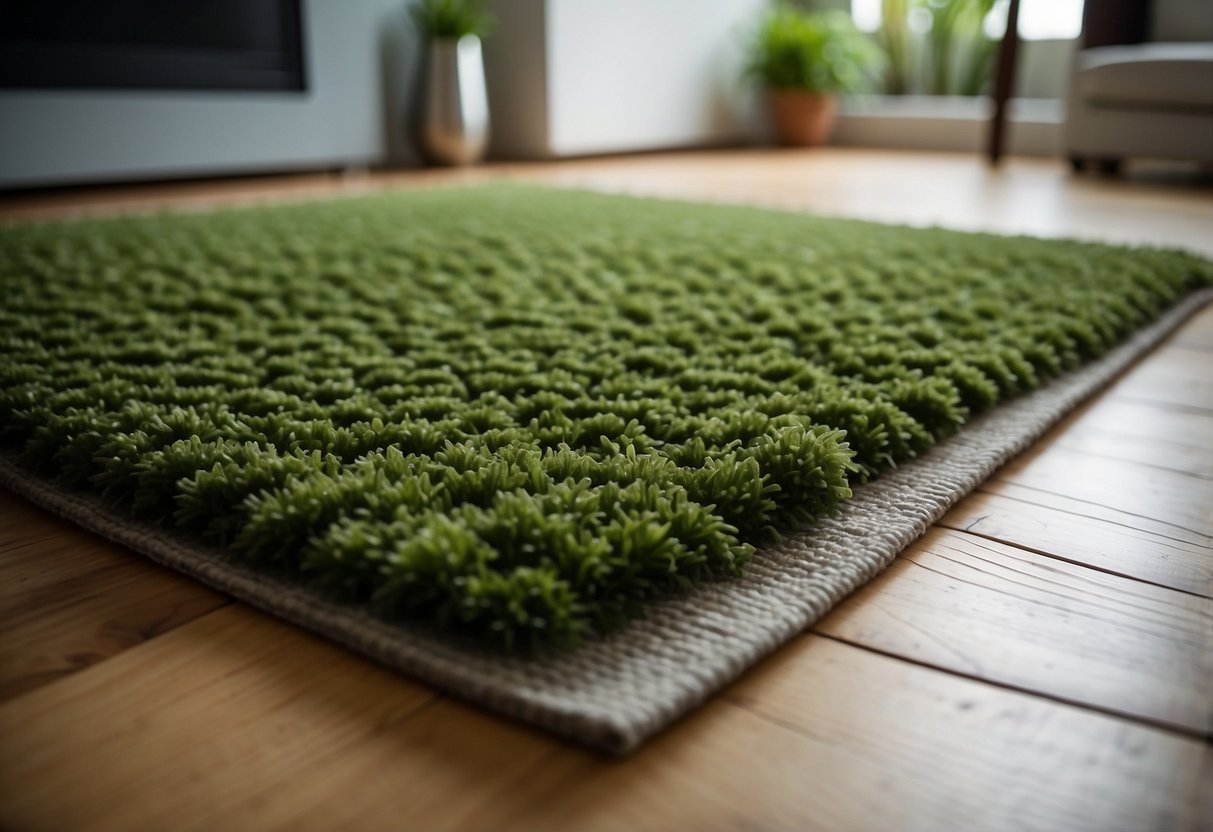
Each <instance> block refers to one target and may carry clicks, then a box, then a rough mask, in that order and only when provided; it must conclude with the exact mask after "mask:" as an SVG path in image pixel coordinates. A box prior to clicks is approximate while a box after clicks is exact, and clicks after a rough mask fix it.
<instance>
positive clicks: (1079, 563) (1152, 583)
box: [935, 515, 1213, 598]
mask: <svg viewBox="0 0 1213 832" xmlns="http://www.w3.org/2000/svg"><path fill="white" fill-rule="evenodd" d="M986 516H988V515H983V516H982V517H978V518H976V519H974V520H972V521H970V523H969V524H968V526H958V525H953V524H950V523H945V522H943V521H940V522H939V523H936V524H935V526H936V527H937V528H941V529H948V530H949V531H953V532H957V533H959V534H965V535H970V536H971V537H979V538H981V539H982V540H989V541H991V542H993V543H1000V544H1002V545H1003V546H1010V547H1011V548H1013V549H1019V550H1021V551H1024V552H1030V553H1031V554H1033V555H1040V556H1041V557H1046V558H1052V559H1054V560H1058V561H1061V562H1062V563H1069V564H1071V565H1073V566H1081V567H1083V568H1084V569H1090V570H1092V571H1093V572H1102V573H1103V574H1105V575H1114V576H1115V577H1117V578H1127V579H1129V580H1133V581H1137V582H1139V583H1143V584H1148V585H1149V586H1156V587H1159V588H1160V589H1168V590H1171V591H1172V592H1182V593H1184V594H1185V595H1192V596H1194V597H1196V598H1213V594H1206V593H1203V592H1196V591H1194V590H1191V589H1184V588H1183V587H1177V586H1171V585H1169V584H1164V583H1160V582H1158V581H1151V580H1149V579H1148V578H1142V577H1140V576H1138V575H1132V574H1129V573H1128V572H1120V571H1118V570H1115V569H1109V568H1107V567H1104V566H1100V565H1098V564H1094V563H1089V562H1088V561H1085V560H1076V559H1074V558H1068V557H1066V556H1065V555H1062V554H1058V553H1057V552H1050V551H1048V550H1046V549H1040V548H1037V547H1034V546H1028V545H1027V544H1024V543H1019V542H1016V541H1014V540H1008V539H1006V538H1003V537H998V536H997V535H991V534H983V533H982V532H976V531H973V530H972V529H971V528H969V526H973V525H976V524H977V523H980V522H981V521H982V520H985V519H986Z"/></svg>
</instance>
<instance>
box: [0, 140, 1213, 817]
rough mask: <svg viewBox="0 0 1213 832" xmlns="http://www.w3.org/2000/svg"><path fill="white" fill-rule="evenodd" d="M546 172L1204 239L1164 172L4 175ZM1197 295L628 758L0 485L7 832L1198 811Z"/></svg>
mask: <svg viewBox="0 0 1213 832" xmlns="http://www.w3.org/2000/svg"><path fill="white" fill-rule="evenodd" d="M492 176H510V177H525V178H535V179H540V180H545V181H554V182H559V183H563V184H580V185H585V186H589V187H599V188H607V189H612V190H624V191H633V192H641V193H661V194H673V195H683V196H691V197H696V198H713V199H721V200H735V201H746V202H758V203H769V204H775V205H781V206H787V207H796V208H811V209H814V210H817V211H820V212H825V213H833V214H848V215H855V216H865V217H870V218H876V219H886V220H896V221H903V222H914V223H933V222H934V223H940V224H947V225H954V226H958V227H965V228H977V227H980V228H989V229H995V230H1004V231H1009V232H1021V231H1022V232H1033V233H1042V234H1068V235H1076V236H1087V237H1096V238H1111V239H1117V240H1131V241H1136V242H1158V243H1166V244H1171V245H1184V246H1187V247H1189V248H1193V249H1196V250H1201V251H1204V252H1208V253H1213V198H1211V195H1210V192H1209V191H1207V190H1204V191H1202V190H1199V189H1195V190H1194V189H1190V188H1185V187H1183V186H1180V185H1179V184H1177V183H1175V182H1173V181H1170V180H1169V179H1165V178H1163V179H1149V180H1140V179H1139V180H1133V179H1131V180H1129V181H1119V182H1111V181H1104V180H1095V179H1090V180H1088V179H1073V178H1071V177H1069V176H1067V175H1066V174H1065V172H1064V171H1063V169H1062V168H1061V167H1060V166H1059V165H1054V164H1051V163H1046V162H1012V163H1011V164H1010V165H1009V166H1007V167H1006V168H1004V169H1003V170H1001V171H999V172H990V171H987V170H986V169H985V168H984V167H982V166H981V164H980V163H979V162H978V161H977V160H976V159H974V158H970V157H960V156H949V155H930V154H905V153H877V152H861V151H829V152H808V153H805V152H775V151H765V152H742V153H725V152H717V153H692V154H674V155H660V156H647V157H628V158H621V159H613V160H592V161H583V162H576V163H566V164H561V165H531V166H519V165H515V166H509V167H498V168H490V169H482V170H478V171H473V172H455V173H449V172H448V173H412V174H373V175H367V176H358V177H349V176H332V175H309V176H294V177H285V178H275V179H260V180H238V181H232V182H226V183H206V184H193V185H188V186H182V185H176V186H171V187H165V186H142V187H134V188H125V189H107V190H100V191H97V190H94V191H87V192H72V193H55V194H26V195H21V196H18V197H9V198H5V199H0V216H3V217H32V216H64V215H71V214H77V213H87V212H96V211H103V212H109V211H115V210H128V209H129V210H146V209H147V208H149V207H164V206H166V205H168V206H174V207H186V208H191V207H199V206H208V205H211V204H215V203H217V202H239V201H247V200H250V199H254V200H255V199H265V198H292V197H310V196H314V195H317V194H325V193H333V192H342V193H344V192H350V191H355V192H356V191H361V190H366V189H372V188H380V187H397V186H418V185H431V184H441V183H443V182H447V181H474V180H478V179H481V178H484V177H492ZM1211 365H1213V308H1210V309H1207V310H1206V311H1205V312H1204V313H1203V314H1201V315H1199V316H1198V317H1197V318H1195V319H1194V320H1193V321H1192V322H1190V323H1189V324H1188V325H1187V326H1185V327H1184V328H1183V329H1182V330H1181V331H1179V332H1178V333H1176V334H1175V336H1173V337H1172V338H1171V339H1170V340H1169V341H1168V342H1167V343H1166V344H1165V345H1163V346H1162V347H1160V348H1159V349H1158V350H1156V351H1155V352H1154V353H1153V354H1152V355H1150V356H1148V357H1146V358H1145V359H1144V360H1143V361H1141V362H1140V363H1139V364H1138V365H1137V366H1136V367H1134V368H1133V369H1132V370H1131V371H1130V372H1129V373H1127V374H1126V375H1125V376H1124V377H1123V378H1122V379H1121V380H1120V381H1119V382H1117V383H1116V384H1115V385H1114V386H1112V387H1111V388H1110V389H1109V390H1107V391H1106V392H1105V393H1104V394H1103V395H1101V396H1099V397H1098V398H1097V399H1095V400H1094V401H1092V402H1090V403H1088V404H1087V405H1086V406H1085V407H1083V408H1082V409H1080V410H1079V411H1078V412H1076V413H1074V414H1073V415H1072V416H1071V417H1070V418H1068V419H1066V421H1065V422H1064V423H1063V424H1061V425H1059V426H1058V427H1057V428H1056V429H1055V430H1053V431H1052V432H1051V433H1050V434H1049V435H1048V437H1047V438H1045V439H1044V440H1042V441H1041V442H1039V443H1038V444H1037V445H1036V446H1035V447H1034V448H1033V449H1032V450H1030V451H1029V452H1028V453H1026V454H1024V455H1023V456H1022V457H1020V458H1019V459H1017V460H1015V461H1014V462H1012V463H1011V464H1009V465H1007V466H1006V467H1005V468H1004V469H1002V470H1001V471H999V472H998V473H997V474H996V475H995V476H994V477H993V478H992V479H991V480H990V481H989V482H987V483H985V484H984V485H983V486H982V487H981V488H980V489H978V491H977V492H976V493H974V494H973V495H971V496H970V497H969V498H968V499H966V500H964V501H963V502H962V503H961V504H960V505H959V506H957V507H956V508H955V509H954V510H953V511H952V512H951V513H950V514H948V515H947V516H946V517H945V518H944V519H943V520H942V521H941V522H940V523H939V524H938V525H937V526H936V527H935V528H933V529H931V530H930V531H929V533H928V534H927V535H926V537H924V538H923V539H922V540H921V541H919V542H918V543H917V544H915V545H914V546H912V547H911V548H910V549H908V550H907V551H906V552H904V553H903V554H902V555H901V556H900V557H899V558H898V559H897V561H896V562H895V563H894V565H893V566H892V567H891V568H890V569H889V570H888V571H887V572H886V573H885V574H883V575H882V576H881V577H879V578H877V579H876V580H875V581H873V582H872V583H870V584H869V585H868V586H866V587H865V588H863V589H862V590H860V591H859V592H858V593H856V594H855V595H854V596H853V597H851V598H850V599H848V600H847V601H846V602H844V603H843V604H842V605H841V606H840V607H838V608H837V609H836V610H835V611H834V612H833V613H831V614H830V615H829V616H827V617H826V618H825V619H824V620H823V621H821V622H820V623H819V624H818V625H817V626H816V627H814V628H813V629H812V631H810V632H807V633H805V634H803V635H802V636H800V637H799V638H798V639H796V640H795V641H793V642H791V643H790V644H788V645H787V646H786V647H785V648H784V649H782V650H781V651H779V652H778V653H777V654H776V655H775V656H774V657H772V658H771V659H769V660H768V661H766V662H764V663H762V664H761V665H759V666H758V667H756V668H754V669H753V670H752V671H751V672H749V673H748V674H747V675H746V676H744V677H743V678H742V679H741V680H740V681H738V682H737V683H736V684H733V685H731V686H730V687H729V688H727V689H726V690H725V691H723V692H722V693H721V694H720V695H718V696H717V697H715V698H714V699H713V700H712V701H711V702H709V703H708V704H707V705H706V706H704V707H703V708H701V709H700V710H699V711H698V712H696V713H695V714H693V715H692V716H690V717H689V718H687V719H685V720H683V721H682V722H681V723H679V724H677V725H676V726H674V727H673V728H672V729H671V730H669V731H667V732H666V733H665V734H664V735H662V736H660V737H658V738H657V739H655V740H654V741H652V742H651V743H650V744H649V745H647V746H646V747H644V748H643V749H641V750H640V751H639V752H638V753H636V754H635V755H633V756H632V757H630V758H628V759H625V760H621V761H617V760H606V759H602V758H600V757H597V756H595V755H594V754H592V753H590V752H587V751H584V750H582V749H579V748H576V747H573V746H570V745H568V744H566V743H563V742H561V741H558V740H555V739H552V738H550V737H548V736H546V735H544V734H541V733H538V732H536V731H533V730H531V729H528V728H525V727H522V726H520V725H518V724H516V723H513V722H511V721H509V720H504V719H500V718H497V717H494V716H492V715H489V714H486V713H484V712H482V711H480V710H478V709H476V708H474V707H469V706H467V705H464V704H461V703H460V702H458V701H454V700H452V699H450V698H448V697H445V696H443V695H441V694H439V693H437V692H435V691H434V690H432V689H430V688H428V687H426V686H424V685H421V684H418V683H416V682H414V681H411V680H409V679H407V678H405V677H402V676H400V675H398V674H395V673H393V672H390V671H387V670H384V669H382V668H380V667H378V666H376V665H374V664H372V663H371V662H368V661H365V660H363V659H361V658H358V657H357V656H354V655H352V654H350V653H348V652H346V651H344V650H341V649H339V648H337V647H334V646H331V645H329V644H328V643H326V642H325V641H324V640H323V639H320V638H317V637H314V636H311V635H308V634H307V633H304V632H302V631H300V630H298V629H295V628H293V627H290V626H288V625H286V624H282V623H279V622H278V621H276V620H274V619H272V618H269V617H267V616H265V615H263V614H261V613H258V612H255V611H253V610H251V609H250V608H248V607H246V606H244V605H242V604H237V603H233V602H230V601H228V600H227V599H225V598H223V597H221V596H219V595H217V594H215V593H213V592H211V591H209V590H207V589H205V588H203V587H202V586H200V585H198V584H196V583H194V582H192V581H190V580H188V579H186V578H184V577H180V576H178V575H176V574H174V573H170V572H167V571H165V570H163V569H160V568H158V567H155V566H153V565H151V564H150V563H148V562H145V561H144V560H142V559H141V558H139V557H138V556H135V555H133V554H131V553H130V552H128V551H126V550H124V549H122V548H121V547H118V546H115V545H112V544H109V543H106V542H105V541H103V540H101V539H99V538H97V537H94V536H92V535H89V534H86V533H84V532H81V531H78V530H76V529H74V528H73V527H72V526H70V525H69V524H66V523H64V522H61V521H59V520H57V519H55V518H54V517H52V516H50V515H48V514H46V513H45V512H43V511H41V510H39V509H36V508H34V507H32V506H30V505H28V504H27V503H25V502H23V501H22V500H20V499H19V498H16V497H14V496H12V495H10V494H3V493H0V827H2V828H3V829H5V830H14V832H18V831H19V830H55V831H56V832H62V831H64V830H77V829H79V830H110V829H112V830H132V829H136V830H140V829H146V830H166V829H172V830H183V829H199V830H216V829H223V830H239V829H283V830H310V829H317V830H328V829H359V830H378V829H385V830H387V829H391V830H402V829H417V830H445V829H474V830H479V829H519V830H566V829H625V830H649V829H651V830H683V829H686V830H715V829H736V830H784V829H787V830H815V829H820V830H846V829H857V830H866V829H872V830H892V829H922V830H936V829H1039V830H1050V832H1051V831H1052V830H1086V829H1089V830H1094V831H1095V832H1108V831H1109V830H1199V829H1206V830H1207V829H1213V746H1211V745H1210V736H1211V734H1213V600H1211V599H1213V371H1211V370H1210V366H1211Z"/></svg>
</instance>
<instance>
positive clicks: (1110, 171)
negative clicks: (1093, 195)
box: [1099, 159, 1124, 176]
mask: <svg viewBox="0 0 1213 832" xmlns="http://www.w3.org/2000/svg"><path fill="white" fill-rule="evenodd" d="M1123 161H1124V160H1123V159H1100V160H1099V172H1100V173H1102V174H1103V175H1104V176H1115V175H1116V174H1118V173H1120V167H1121V163H1122V162H1123Z"/></svg>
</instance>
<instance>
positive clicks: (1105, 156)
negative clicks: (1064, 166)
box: [1065, 0, 1213, 172]
mask: <svg viewBox="0 0 1213 832" xmlns="http://www.w3.org/2000/svg"><path fill="white" fill-rule="evenodd" d="M1067 112H1068V115H1067V121H1066V137H1065V141H1066V152H1067V153H1068V155H1069V157H1070V161H1071V163H1072V164H1073V165H1074V168H1075V170H1081V169H1082V168H1083V167H1084V166H1085V165H1087V164H1089V163H1094V164H1096V165H1098V166H1099V167H1100V168H1101V169H1103V170H1105V171H1109V172H1112V171H1115V170H1116V169H1117V168H1118V167H1119V165H1120V163H1121V161H1122V160H1124V159H1126V158H1153V159H1184V160H1191V161H1196V162H1201V163H1204V164H1213V0H1087V2H1086V7H1085V9H1084V12H1083V35H1082V41H1081V43H1080V48H1079V50H1078V52H1077V53H1076V55H1075V60H1074V72H1073V77H1072V79H1071V83H1070V94H1069V100H1068V102H1067Z"/></svg>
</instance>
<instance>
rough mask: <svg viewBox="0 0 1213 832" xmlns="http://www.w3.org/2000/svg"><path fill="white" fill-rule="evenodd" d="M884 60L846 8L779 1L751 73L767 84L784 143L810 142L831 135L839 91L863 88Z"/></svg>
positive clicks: (755, 48) (758, 38)
mask: <svg viewBox="0 0 1213 832" xmlns="http://www.w3.org/2000/svg"><path fill="white" fill-rule="evenodd" d="M880 62H881V53H880V50H879V49H878V48H877V47H876V45H875V44H873V43H872V41H871V40H869V39H868V38H867V37H866V36H865V35H864V34H863V33H862V32H860V31H859V30H858V29H856V28H855V24H854V23H853V22H852V21H851V18H850V15H848V14H847V13H846V12H842V11H829V12H805V11H802V10H800V9H797V8H794V7H792V6H790V5H788V4H786V3H776V4H775V5H774V6H772V7H771V9H770V10H769V11H768V12H767V14H766V17H764V18H763V20H762V23H761V25H760V26H759V27H758V32H757V34H756V35H755V36H754V39H753V42H752V43H751V47H750V60H749V63H748V65H747V72H748V74H749V75H751V76H752V77H754V78H756V79H757V80H758V81H759V82H761V83H762V84H763V86H765V88H766V97H767V105H768V108H769V109H770V112H771V116H772V121H773V122H774V126H775V135H776V138H777V139H778V141H779V142H780V144H785V145H794V146H799V147H809V146H815V145H822V144H825V143H826V140H827V139H829V136H830V132H831V130H832V129H833V127H834V121H835V119H836V117H837V111H838V101H837V96H838V94H839V93H847V92H856V91H858V90H859V89H861V88H862V87H863V86H864V85H865V84H866V82H867V80H868V76H869V73H870V72H871V70H873V69H874V68H875V67H876V66H878V65H879V64H880Z"/></svg>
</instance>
